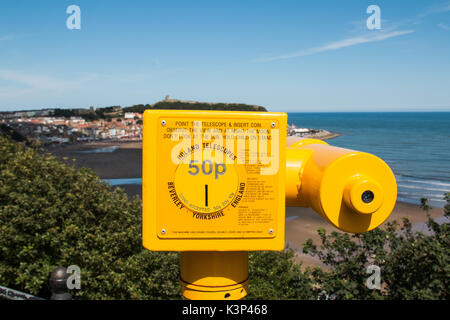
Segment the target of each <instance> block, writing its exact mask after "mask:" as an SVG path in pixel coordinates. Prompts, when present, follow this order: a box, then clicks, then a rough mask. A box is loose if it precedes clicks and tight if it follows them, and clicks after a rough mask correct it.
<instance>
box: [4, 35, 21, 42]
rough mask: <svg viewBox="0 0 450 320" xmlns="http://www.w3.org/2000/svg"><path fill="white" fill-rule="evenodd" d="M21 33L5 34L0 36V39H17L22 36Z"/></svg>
mask: <svg viewBox="0 0 450 320" xmlns="http://www.w3.org/2000/svg"><path fill="white" fill-rule="evenodd" d="M22 37H23V35H18V34H7V35H5V36H0V41H8V40H14V39H19V38H22Z"/></svg>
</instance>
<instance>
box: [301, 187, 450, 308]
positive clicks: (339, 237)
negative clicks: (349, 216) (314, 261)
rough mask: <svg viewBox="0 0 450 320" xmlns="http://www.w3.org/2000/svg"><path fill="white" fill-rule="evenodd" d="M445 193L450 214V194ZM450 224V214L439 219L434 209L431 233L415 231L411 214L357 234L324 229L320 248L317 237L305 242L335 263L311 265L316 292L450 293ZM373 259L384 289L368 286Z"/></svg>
mask: <svg viewBox="0 0 450 320" xmlns="http://www.w3.org/2000/svg"><path fill="white" fill-rule="evenodd" d="M445 199H446V200H447V205H446V206H445V210H444V214H445V217H446V218H447V219H448V218H449V217H450V194H448V193H447V194H446V195H445ZM422 202H423V201H422ZM425 202H426V201H425ZM423 203H424V202H423ZM449 225H450V224H449V223H448V220H447V222H445V221H444V223H441V224H438V223H436V222H435V221H434V220H433V219H431V218H430V217H429V215H428V222H427V229H428V230H427V231H428V232H427V234H424V233H421V232H417V231H414V230H413V229H412V225H411V223H410V222H409V221H408V219H404V220H403V222H402V225H401V226H400V225H399V224H398V223H397V222H392V223H387V225H386V227H384V228H378V229H375V230H372V231H370V232H367V233H364V234H355V235H352V236H350V235H349V234H344V233H339V232H332V233H331V235H327V234H326V233H325V231H324V230H319V234H320V236H321V245H320V248H318V247H317V246H316V245H315V244H313V242H312V241H311V240H308V241H307V243H305V245H304V252H305V253H310V254H312V255H313V256H317V257H318V258H319V259H320V260H321V261H322V262H324V263H325V264H326V265H327V266H328V268H329V269H328V270H323V269H321V268H315V269H314V270H312V271H311V273H312V277H313V278H314V281H315V282H316V288H317V289H316V292H318V291H325V292H327V294H328V296H330V297H334V298H336V299H445V300H448V299H450V291H449V288H450V283H449V279H450V228H449ZM369 265H376V266H378V267H379V268H380V271H381V274H380V275H381V290H373V289H369V288H367V286H366V280H367V278H368V277H369V276H370V273H369V274H368V273H366V270H367V267H368V266H369Z"/></svg>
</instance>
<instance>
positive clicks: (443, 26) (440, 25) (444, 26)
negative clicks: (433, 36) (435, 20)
mask: <svg viewBox="0 0 450 320" xmlns="http://www.w3.org/2000/svg"><path fill="white" fill-rule="evenodd" d="M438 27H439V28H442V29H444V30H447V31H449V30H450V27H449V26H446V25H445V24H443V23H439V24H438Z"/></svg>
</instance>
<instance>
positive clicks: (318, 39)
mask: <svg viewBox="0 0 450 320" xmlns="http://www.w3.org/2000/svg"><path fill="white" fill-rule="evenodd" d="M72 4H75V5H78V6H79V7H80V9H81V30H69V29H68V28H67V27H66V20H67V18H68V17H69V14H67V13H66V8H67V7H68V6H69V5H72ZM369 5H378V6H379V8H380V9H381V29H380V30H368V28H367V26H366V20H367V19H368V18H369V16H370V14H368V13H367V12H366V9H367V7H368V6H369ZM166 94H169V95H170V96H171V97H172V98H179V99H189V100H198V101H208V102H243V103H249V104H257V105H263V106H265V107H267V108H268V109H269V110H270V111H299V112H302V111H303V112H304V111H308V112H314V111H419V110H420V111H450V1H442V0H441V1H401V0H396V1H350V0H346V1H322V0H319V1H317V0H316V1H312V0H311V1H268V0H266V1H246V0H240V1H232V0H228V1H213V0H209V1H188V0H185V1H168V0H165V1H114V0H109V1H104V0H96V1H92V0H91V1H81V0H72V1H64V0H58V1H56V0H55V1H50V0H46V1H24V0H3V1H2V2H1V3H0V111H9V110H18V109H41V108H48V107H64V108H69V107H89V106H95V107H102V106H110V105H122V106H129V105H133V104H138V103H144V104H145V103H154V102H156V101H158V100H161V99H163V97H164V96H165V95H166Z"/></svg>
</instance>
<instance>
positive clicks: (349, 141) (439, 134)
mask: <svg viewBox="0 0 450 320" xmlns="http://www.w3.org/2000/svg"><path fill="white" fill-rule="evenodd" d="M288 123H289V124H292V123H293V124H295V125H296V126H297V127H300V128H314V129H325V130H329V131H332V132H335V133H339V134H341V136H339V137H337V138H334V139H331V140H328V141H327V142H328V143H329V144H330V145H333V146H337V147H342V148H348V149H353V150H358V151H364V152H368V153H372V154H374V155H376V156H378V157H380V158H381V159H383V160H384V161H385V162H386V163H387V164H388V165H389V166H390V167H391V169H392V171H393V172H394V174H395V177H396V180H397V187H398V197H397V200H398V201H402V202H408V203H413V204H420V199H421V198H427V199H428V200H429V203H430V205H431V206H435V207H441V208H442V207H444V205H445V203H446V202H445V201H444V199H443V196H444V193H446V192H450V112H373V113H368V112H367V113H366V112H364V113H356V112H351V113H350V112H349V113H288Z"/></svg>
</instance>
